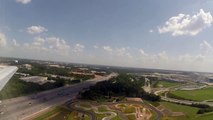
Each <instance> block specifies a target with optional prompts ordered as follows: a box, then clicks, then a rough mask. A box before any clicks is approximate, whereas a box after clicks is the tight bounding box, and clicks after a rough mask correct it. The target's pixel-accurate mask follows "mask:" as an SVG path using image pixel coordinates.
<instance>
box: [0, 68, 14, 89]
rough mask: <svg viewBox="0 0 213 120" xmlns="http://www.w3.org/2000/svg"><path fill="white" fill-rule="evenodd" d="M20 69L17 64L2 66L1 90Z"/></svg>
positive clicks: (0, 75)
mask: <svg viewBox="0 0 213 120" xmlns="http://www.w3.org/2000/svg"><path fill="white" fill-rule="evenodd" d="M17 70H18V68H17V67H16V66H0V91H1V90H2V89H3V88H4V86H5V85H6V84H7V82H8V81H9V80H10V78H11V77H12V76H13V75H14V74H15V72H16V71H17Z"/></svg>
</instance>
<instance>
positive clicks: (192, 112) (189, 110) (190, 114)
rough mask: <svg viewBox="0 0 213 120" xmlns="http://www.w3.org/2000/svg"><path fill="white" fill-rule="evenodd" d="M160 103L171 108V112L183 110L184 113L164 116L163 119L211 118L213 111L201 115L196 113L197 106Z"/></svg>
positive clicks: (205, 119) (208, 119)
mask: <svg viewBox="0 0 213 120" xmlns="http://www.w3.org/2000/svg"><path fill="white" fill-rule="evenodd" d="M161 105H163V106H165V107H166V108H168V109H170V110H172V111H173V112H183V113H184V114H185V115H183V116H178V117H171V116H165V117H164V118H163V120H211V119H212V118H213V113H206V114H203V115H198V114H197V111H198V108H195V107H190V106H185V105H179V104H174V103H169V102H161Z"/></svg>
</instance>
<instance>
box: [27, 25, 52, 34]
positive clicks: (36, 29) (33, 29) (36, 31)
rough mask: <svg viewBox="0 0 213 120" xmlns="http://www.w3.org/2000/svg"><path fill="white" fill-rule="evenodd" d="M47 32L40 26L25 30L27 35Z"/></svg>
mask: <svg viewBox="0 0 213 120" xmlns="http://www.w3.org/2000/svg"><path fill="white" fill-rule="evenodd" d="M46 31H48V30H47V29H46V28H45V27H42V26H40V25H38V26H31V27H28V28H27V33H29V34H38V33H42V32H46Z"/></svg>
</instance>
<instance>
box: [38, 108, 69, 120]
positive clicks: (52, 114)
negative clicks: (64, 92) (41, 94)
mask: <svg viewBox="0 0 213 120" xmlns="http://www.w3.org/2000/svg"><path fill="white" fill-rule="evenodd" d="M70 113H71V112H70V111H69V110H67V109H65V108H61V107H56V108H54V109H53V110H51V111H49V112H47V113H45V114H43V115H41V116H39V117H37V118H35V119H34V120H49V119H51V120H59V119H64V118H68V116H69V114H70Z"/></svg>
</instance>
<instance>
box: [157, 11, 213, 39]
mask: <svg viewBox="0 0 213 120" xmlns="http://www.w3.org/2000/svg"><path fill="white" fill-rule="evenodd" d="M212 22H213V18H212V15H211V13H210V12H204V10H203V9H200V11H199V12H198V13H197V14H195V15H188V14H179V15H178V16H173V17H171V18H170V19H169V20H168V21H166V23H165V25H164V26H163V27H159V28H158V31H159V33H161V34H162V33H168V32H170V33H172V36H180V35H190V36H194V35H197V34H198V33H200V32H201V31H202V30H203V29H205V28H206V27H210V26H211V25H212Z"/></svg>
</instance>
